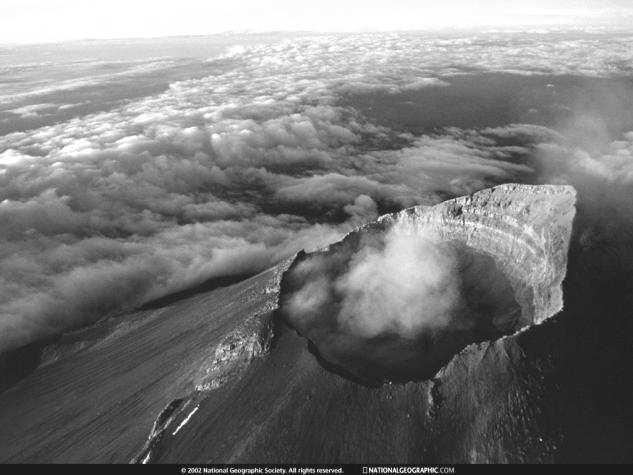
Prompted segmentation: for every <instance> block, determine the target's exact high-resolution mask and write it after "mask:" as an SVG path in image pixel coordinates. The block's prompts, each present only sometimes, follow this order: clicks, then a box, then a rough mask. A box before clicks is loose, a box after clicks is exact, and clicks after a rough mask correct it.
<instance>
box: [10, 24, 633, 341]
mask: <svg viewBox="0 0 633 475" xmlns="http://www.w3.org/2000/svg"><path fill="white" fill-rule="evenodd" d="M546 40H547V41H546ZM526 51H527V52H528V53H527V54H526ZM631 51H633V48H630V44H629V40H628V39H626V38H625V39H622V38H615V39H614V38H602V39H599V38H595V37H590V38H585V37H581V36H572V37H570V38H568V39H567V40H562V39H560V38H558V37H556V36H549V37H547V38H538V41H537V40H536V39H533V40H530V39H529V37H525V36H511V35H510V36H507V35H506V36H498V35H497V36H495V35H492V36H490V37H486V38H478V37H469V38H453V37H446V38H428V37H425V36H423V35H422V36H420V35H417V36H416V35H395V34H385V35H353V36H319V37H309V38H304V37H301V38H294V39H292V40H282V41H277V42H272V43H271V42H267V43H262V44H260V45H255V46H253V45H250V46H240V47H235V48H231V49H228V50H227V51H226V53H225V54H223V55H221V56H219V57H214V58H211V59H209V60H208V61H207V62H206V65H207V67H209V68H210V69H211V70H213V71H214V73H213V74H210V75H205V76H204V77H201V78H197V79H191V80H185V81H178V82H173V83H171V85H170V86H169V88H168V89H167V90H166V91H165V92H163V93H160V94H155V95H149V96H147V97H144V98H141V99H138V98H136V99H134V100H130V101H129V102H128V103H127V104H125V105H122V106H118V107H115V108H113V109H110V110H108V111H106V112H99V113H92V114H88V115H83V116H76V117H72V118H70V119H68V120H66V119H64V120H59V121H58V122H56V123H52V124H51V125H48V126H44V127H39V128H37V127H36V128H32V129H28V128H26V129H25V130H23V131H21V132H14V133H10V134H6V135H4V136H1V137H0V269H1V270H0V314H1V315H2V317H1V319H0V330H1V331H0V350H2V349H6V348H11V347H15V346H18V345H20V344H24V343H26V342H28V341H30V340H32V339H34V338H39V337H43V336H47V335H51V334H55V333H57V332H59V331H63V330H65V329H67V328H70V327H73V326H77V325H82V324H85V323H89V322H92V321H95V320H97V319H99V318H101V317H103V316H105V315H108V314H112V313H114V312H117V311H119V310H121V309H123V308H130V307H134V306H137V305H139V304H142V303H144V302H148V301H150V300H152V299H155V298H158V297H161V296H163V295H165V294H168V293H170V292H174V291H177V290H181V289H184V288H187V287H189V286H191V285H195V284H197V283H200V282H202V281H204V280H206V279H209V278H212V277H217V276H225V275H234V274H243V273H250V272H256V271H259V270H262V269H264V268H266V267H267V266H270V265H272V264H273V263H275V262H277V261H278V260H279V259H281V258H282V257H285V256H287V255H289V254H290V253H292V252H294V251H296V250H299V249H302V248H306V249H314V248H317V247H320V246H323V245H325V244H327V243H329V242H332V241H333V240H337V239H339V238H340V237H341V236H342V235H344V234H345V233H346V232H348V231H349V230H351V229H352V228H353V227H354V226H357V225H359V224H361V223H363V222H367V221H369V220H372V219H374V218H375V217H377V216H378V215H379V214H381V213H384V212H387V211H392V210H396V209H400V208H402V207H406V206H411V205H414V204H418V203H428V204H431V203H435V202H438V201H440V200H442V199H443V198H444V197H446V196H454V195H460V194H465V193H468V192H471V191H474V190H476V189H480V188H482V187H485V186H489V185H490V184H494V183H499V182H504V181H519V180H523V179H525V177H526V176H529V175H530V174H531V173H532V172H533V170H532V169H531V168H530V167H529V166H526V165H525V164H523V163H520V162H519V161H517V160H516V157H517V155H521V154H525V153H527V152H528V148H522V147H520V146H508V145H505V144H504V140H505V139H504V137H507V135H508V134H511V135H512V136H513V137H516V136H519V134H524V135H525V134H527V135H528V136H529V137H537V138H538V137H541V136H542V135H543V134H545V135H547V137H548V139H547V140H546V141H549V142H551V140H550V138H551V137H550V136H554V135H555V134H554V133H553V132H551V131H547V130H546V131H545V132H544V131H543V130H542V129H539V128H535V127H532V128H527V127H526V126H515V129H499V130H488V131H463V130H458V129H448V130H446V131H445V133H444V134H441V135H432V136H430V135H426V136H415V135H412V134H410V133H408V132H405V131H403V130H397V129H395V128H391V127H388V126H387V125H378V124H375V123H372V122H371V121H369V120H368V119H367V118H366V117H364V116H363V115H362V114H361V113H360V112H359V111H358V110H356V109H355V108H354V107H352V106H349V105H342V102H341V101H340V98H341V97H343V96H345V95H348V94H355V93H363V94H366V93H368V92H372V91H380V92H382V93H387V94H394V95H395V94H400V93H402V92H403V91H411V90H416V89H420V88H447V87H450V78H451V76H452V75H454V74H463V73H464V72H465V71H466V70H472V69H481V70H490V71H507V72H512V71H514V72H517V71H519V72H521V73H522V74H537V73H542V72H544V71H545V72H548V73H575V74H587V75H601V74H603V75H609V74H622V73H623V72H622V71H623V70H622V68H623V67H624V66H623V65H624V64H625V62H626V61H628V60H630V56H631V54H632V53H631ZM135 67H136V66H135ZM138 67H139V68H143V66H142V65H141V66H138ZM618 68H620V69H618ZM117 74H119V73H117ZM120 74H123V75H124V76H125V77H126V78H127V77H128V75H127V73H126V74H124V73H120ZM119 79H120V78H119V77H118V76H116V75H115V76H113V77H112V78H110V79H109V80H111V81H117V80H119ZM107 80H108V79H107V78H105V77H103V76H99V77H98V78H97V79H95V80H94V81H93V82H92V83H91V82H90V81H87V82H86V81H84V82H85V84H84V83H82V84H81V85H78V84H76V83H73V82H72V80H70V79H69V80H68V81H70V82H67V83H65V84H67V85H69V86H68V87H84V88H89V87H93V86H94V84H96V83H97V82H98V83H99V84H101V83H102V82H103V81H107ZM95 81H96V82H95ZM64 87H66V86H64ZM62 92H63V91H62ZM49 93H50V91H48V92H47V94H49ZM57 93H58V94H61V92H60V91H57ZM22 94H23V96H21V97H22V99H20V100H22V101H23V102H21V103H19V104H18V103H12V104H11V105H10V106H7V107H11V111H12V113H13V114H21V115H25V114H26V115H29V114H38V113H39V112H41V111H42V110H47V107H48V105H47V104H48V103H45V102H41V101H40V99H41V97H40V95H41V94H42V92H41V90H37V89H34V90H33V91H31V92H28V91H27V92H23V93H22ZM27 99H28V100H30V101H31V102H30V103H27V102H24V101H26V100H27ZM56 107H59V106H56ZM521 127H522V128H521ZM519 128H520V130H519ZM535 140H536V139H535ZM539 140H540V139H539ZM539 140H536V141H537V142H538V141H539ZM552 140H553V139H552ZM543 141H545V140H543ZM631 142H633V139H632V137H630V136H628V135H627V136H625V137H624V139H623V140H621V141H619V142H617V143H614V144H613V146H612V149H611V151H610V152H609V154H607V155H604V156H600V157H594V156H585V155H582V153H581V152H578V153H579V155H574V156H575V157H577V158H576V159H577V160H578V163H579V166H582V167H585V168H587V169H591V170H592V172H593V173H597V174H602V175H604V176H605V177H607V178H608V179H618V180H624V179H627V180H628V179H630V176H631V175H630V171H629V162H628V158H627V157H628V155H627V154H630V153H631V150H630V149H631ZM559 146H561V147H564V146H565V145H559ZM404 244H406V243H403V245H404ZM389 249H391V248H390V247H389V246H388V247H387V250H386V251H385V254H384V255H383V254H375V255H374V254H371V255H367V256H365V258H366V262H365V264H362V265H361V264H359V267H358V268H357V269H356V271H355V274H354V276H355V278H354V279H350V280H349V281H348V282H346V283H345V282H341V284H340V285H341V286H347V288H348V290H349V291H350V295H356V296H357V297H354V298H359V299H361V301H362V298H363V297H362V295H361V294H362V292H360V290H362V289H360V288H358V289H357V288H356V287H355V284H354V282H363V285H362V286H361V287H363V286H365V285H366V284H367V285H369V284H371V282H365V280H363V276H367V275H369V274H368V273H367V272H366V271H367V269H369V268H373V267H375V266H379V267H380V266H382V265H383V263H384V262H383V261H384V259H385V258H388V259H389V260H391V258H394V259H393V260H394V261H395V260H397V256H395V257H394V256H392V255H391V254H389V256H387V254H388V252H387V251H388V250H389ZM429 252H431V251H429ZM431 254H432V253H431ZM421 278H423V276H422V277H421ZM354 289H356V290H359V292H360V294H359V293H358V292H355V291H354ZM352 304H353V305H352ZM358 304H360V305H362V302H360V303H359V302H357V301H354V302H351V301H350V305H349V308H350V309H352V308H353V307H356V306H357V305H358ZM350 311H352V310H350Z"/></svg>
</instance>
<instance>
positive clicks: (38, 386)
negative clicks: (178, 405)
mask: <svg viewBox="0 0 633 475" xmlns="http://www.w3.org/2000/svg"><path fill="white" fill-rule="evenodd" d="M274 272H275V271H274V270H271V271H267V272H264V273H262V274H260V275H259V276H255V277H253V278H251V279H248V280H245V281H244V282H241V283H239V284H236V285H233V286H230V287H227V288H219V289H216V290H213V291H210V292H207V293H203V294H199V295H196V296H193V297H189V298H188V299H186V300H181V301H179V302H176V303H173V304H172V305H169V306H166V307H164V308H161V309H157V310H146V311H142V312H139V313H135V314H131V315H127V316H125V317H121V318H120V320H119V321H117V324H116V325H115V326H114V328H113V329H110V330H109V331H108V332H107V334H106V335H105V336H103V335H101V336H99V338H98V339H97V340H91V339H88V338H89V336H90V335H91V334H94V333H98V332H97V329H95V328H92V329H90V330H88V331H86V332H83V333H80V334H78V335H77V336H76V337H75V340H76V343H75V344H74V346H76V347H80V346H85V348H84V349H82V350H79V351H74V352H73V351H70V354H67V355H65V356H62V357H61V358H60V359H59V360H57V361H54V362H52V363H50V364H48V365H45V366H43V367H40V368H38V369H37V370H35V371H34V372H33V373H32V374H30V375H29V376H28V377H26V378H25V379H23V380H22V381H21V382H20V383H18V384H17V385H16V386H14V387H13V388H11V389H9V390H7V391H5V392H4V393H2V394H0V427H2V430H1V431H0V460H2V461H4V462H25V461H28V462H126V461H128V460H130V459H131V458H132V457H133V456H134V455H135V454H136V453H138V452H139V451H140V450H141V448H142V446H143V443H144V442H145V439H146V437H147V435H148V433H149V430H150V428H151V426H152V422H153V421H154V419H155V418H156V416H157V414H158V413H160V412H161V410H162V409H163V408H164V407H165V406H166V405H167V404H168V403H169V402H170V401H171V400H172V399H174V398H176V397H178V396H179V395H182V394H186V393H188V392H190V391H192V390H193V388H194V386H195V384H198V383H199V382H200V381H201V380H202V379H203V378H204V376H205V374H204V368H205V367H206V366H207V365H208V364H209V361H213V358H214V351H215V348H216V347H217V346H218V345H219V344H220V343H221V342H222V340H223V339H224V338H225V336H226V335H227V334H229V333H230V332H233V331H235V330H236V328H239V326H240V325H243V324H244V322H246V321H247V320H248V319H249V318H250V317H253V316H255V315H257V316H261V317H262V318H264V319H265V318H266V315H267V314H268V313H269V312H270V309H271V308H272V307H274V305H276V299H275V298H274V297H275V295H274V294H271V293H270V289H269V288H268V287H267V286H270V285H274V282H275V275H274ZM271 283H272V284H271ZM62 350H63V348H62ZM58 352H62V351H58Z"/></svg>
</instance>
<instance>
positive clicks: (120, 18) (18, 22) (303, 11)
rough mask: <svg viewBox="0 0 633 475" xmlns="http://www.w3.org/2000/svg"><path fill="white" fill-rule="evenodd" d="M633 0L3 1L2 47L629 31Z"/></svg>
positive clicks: (0, 10)
mask: <svg viewBox="0 0 633 475" xmlns="http://www.w3.org/2000/svg"><path fill="white" fill-rule="evenodd" d="M632 14H633V5H631V2H629V1H628V0H559V1H556V2H551V1H548V0H529V1H527V0H526V1H512V2H510V1H503V0H444V1H442V2H438V1H436V0H396V1H391V2H386V1H384V0H379V1H378V0H346V1H340V0H321V1H319V2H299V1H294V0H271V1H267V2H261V1H258V0H237V1H230V2H219V1H208V0H180V1H174V0H110V1H108V2H96V1H86V0H3V1H2V2H1V3H0V43H37V42H48V41H61V40H73V39H84V38H101V39H102V38H129V37H156V36H169V35H204V34H213V33H220V32H225V31H229V30H233V31H235V30H237V31H245V30H249V31H250V30H253V31H272V30H281V31H298V30H310V31H330V32H332V31H377V30H380V31H384V30H416V29H430V28H431V29H436V28H440V29H441V28H473V27H482V26H484V27H493V28H494V27H501V28H505V27H516V26H542V27H546V26H566V27H570V26H581V27H583V26H588V25H589V26H619V27H627V26H628V24H630V20H631V18H633V17H632V16H631V15H632Z"/></svg>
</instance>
